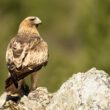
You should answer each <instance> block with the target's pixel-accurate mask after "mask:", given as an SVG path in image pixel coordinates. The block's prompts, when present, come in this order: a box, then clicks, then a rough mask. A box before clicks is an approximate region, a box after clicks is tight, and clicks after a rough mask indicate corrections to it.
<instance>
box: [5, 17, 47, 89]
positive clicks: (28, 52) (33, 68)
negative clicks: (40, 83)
mask: <svg viewBox="0 0 110 110" xmlns="http://www.w3.org/2000/svg"><path fill="white" fill-rule="evenodd" d="M39 24H41V20H40V19H39V18H38V17H27V18H26V19H24V20H23V21H22V22H21V24H20V26H19V29H18V33H17V35H16V36H15V37H14V38H13V39H12V40H11V42H10V43H9V45H8V48H7V52H6V64H7V67H8V70H9V74H10V75H9V77H8V79H6V81H5V89H6V91H10V89H8V88H10V86H12V85H13V84H14V86H15V87H16V89H17V88H19V87H18V85H23V84H22V83H23V82H24V81H23V82H22V83H21V84H18V83H19V80H21V79H24V78H25V77H26V76H27V75H29V74H31V82H32V83H31V90H34V89H35V88H36V81H37V71H38V70H40V69H41V68H42V67H43V66H45V65H46V64H47V62H48V45H47V43H46V42H45V41H44V40H43V39H42V37H41V36H40V34H39V32H38V30H37V28H38V25H39ZM11 90H12V89H11Z"/></svg>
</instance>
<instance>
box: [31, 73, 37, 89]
mask: <svg viewBox="0 0 110 110" xmlns="http://www.w3.org/2000/svg"><path fill="white" fill-rule="evenodd" d="M37 77H38V73H37V72H34V73H32V74H31V91H33V90H35V89H36V83H37Z"/></svg>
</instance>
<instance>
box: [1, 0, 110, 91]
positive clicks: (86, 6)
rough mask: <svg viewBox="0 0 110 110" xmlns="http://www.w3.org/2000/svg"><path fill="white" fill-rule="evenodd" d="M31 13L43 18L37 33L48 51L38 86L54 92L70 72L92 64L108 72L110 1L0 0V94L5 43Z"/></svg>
mask: <svg viewBox="0 0 110 110" xmlns="http://www.w3.org/2000/svg"><path fill="white" fill-rule="evenodd" d="M32 15H34V16H38V17H39V18H40V19H41V20H42V21H43V25H41V26H39V32H40V34H41V36H42V37H43V39H44V40H45V41H47V42H48V45H49V53H50V58H49V63H48V66H47V67H46V68H44V69H42V70H41V71H40V73H39V78H38V86H46V87H48V90H49V91H50V92H54V91H55V90H57V89H58V88H59V87H60V85H61V84H62V83H63V82H64V81H65V80H67V79H68V78H69V77H70V76H71V75H72V74H73V73H76V72H79V71H86V70H88V69H90V68H92V67H96V68H97V69H103V70H105V71H106V72H108V73H109V71H110V57H109V56H110V51H109V50H110V0H83V1H82V0H68V1H64V0H44V1H42V0H31V1H30V0H1V1H0V93H2V92H3V89H4V81H5V79H6V78H7V76H8V71H7V67H6V64H5V52H6V48H7V45H8V43H9V41H10V40H11V38H12V37H14V36H15V35H16V33H17V29H18V26H19V23H20V22H21V20H23V19H24V18H25V17H27V16H32ZM27 82H28V83H30V81H29V77H28V78H27Z"/></svg>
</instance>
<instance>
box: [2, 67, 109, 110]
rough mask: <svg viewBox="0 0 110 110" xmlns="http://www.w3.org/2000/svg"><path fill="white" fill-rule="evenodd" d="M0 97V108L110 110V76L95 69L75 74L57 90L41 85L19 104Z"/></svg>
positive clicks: (6, 109)
mask: <svg viewBox="0 0 110 110" xmlns="http://www.w3.org/2000/svg"><path fill="white" fill-rule="evenodd" d="M5 97H6V94H5V93H4V94H2V96H1V97H0V110H110V77H109V75H108V74H107V73H105V72H104V71H102V70H96V69H95V68H92V69H91V70H89V71H88V72H85V73H77V74H74V75H73V76H72V77H71V78H70V79H69V80H67V81H66V82H65V83H63V85H62V86H61V87H60V89H59V90H58V91H57V92H56V93H49V92H48V91H47V89H46V88H44V87H39V88H37V89H36V90H35V91H33V92H30V93H29V95H28V96H24V97H22V99H21V101H20V103H19V104H16V103H14V102H12V101H8V102H6V103H5V104H4V100H5Z"/></svg>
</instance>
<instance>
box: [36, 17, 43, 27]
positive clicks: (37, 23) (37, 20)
mask: <svg viewBox="0 0 110 110" xmlns="http://www.w3.org/2000/svg"><path fill="white" fill-rule="evenodd" d="M35 24H36V25H39V24H42V21H41V20H40V19H39V18H38V17H36V19H35Z"/></svg>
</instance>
